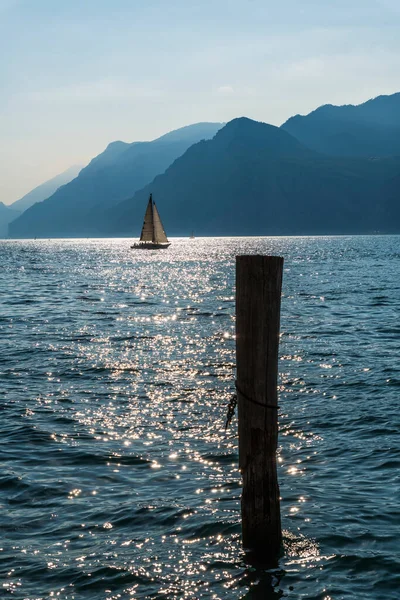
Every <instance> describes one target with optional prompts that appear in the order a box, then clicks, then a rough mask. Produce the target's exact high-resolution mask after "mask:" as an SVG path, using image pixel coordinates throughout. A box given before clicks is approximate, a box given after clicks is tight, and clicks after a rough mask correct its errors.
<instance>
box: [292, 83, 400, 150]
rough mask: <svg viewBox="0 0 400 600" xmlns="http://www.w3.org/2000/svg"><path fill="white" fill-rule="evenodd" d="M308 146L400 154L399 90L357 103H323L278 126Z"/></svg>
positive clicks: (320, 148) (318, 148)
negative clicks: (340, 104) (335, 104)
mask: <svg viewBox="0 0 400 600" xmlns="http://www.w3.org/2000/svg"><path fill="white" fill-rule="evenodd" d="M282 129H284V130H285V131H287V132H288V133H291V134H292V135H293V136H295V137H296V138H297V139H298V140H300V142H302V143H303V144H305V145H306V146H308V147H309V148H311V149H313V150H316V151H317V152H322V153H324V154H329V155H333V156H363V157H374V156H400V93H397V94H393V95H391V96H378V98H374V99H373V100H368V102H365V103H364V104H360V105H358V106H353V105H347V106H332V105H331V104H327V105H325V106H321V107H319V108H317V109H316V110H315V111H313V112H311V113H310V114H309V115H306V116H300V115H296V116H295V117H291V118H290V119H289V120H288V121H286V123H284V124H283V125H282Z"/></svg>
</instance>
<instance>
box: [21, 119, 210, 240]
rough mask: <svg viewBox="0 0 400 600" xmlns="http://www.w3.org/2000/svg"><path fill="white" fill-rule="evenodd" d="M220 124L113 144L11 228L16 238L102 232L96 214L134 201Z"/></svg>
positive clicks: (195, 125)
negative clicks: (117, 204) (122, 202)
mask: <svg viewBox="0 0 400 600" xmlns="http://www.w3.org/2000/svg"><path fill="white" fill-rule="evenodd" d="M221 127H222V124H221V123H197V124H194V125H189V126H187V127H183V128H181V129H178V130H176V131H172V132H170V133H168V134H166V135H163V136H162V137H160V138H158V139H156V140H154V141H152V142H134V143H132V144H127V143H125V142H120V141H118V142H113V143H111V144H109V146H108V147H107V148H106V150H105V151H104V152H102V153H101V154H100V155H99V156H96V157H95V158H94V159H93V160H92V161H91V162H90V163H89V165H88V166H87V167H85V168H84V169H82V171H81V172H80V173H79V175H78V177H76V179H74V180H73V181H71V182H70V183H68V184H67V185H64V186H63V187H61V188H60V189H58V190H57V191H56V192H55V193H54V194H53V195H52V196H50V197H49V198H47V199H46V200H44V201H43V202H40V203H38V204H35V205H33V206H32V207H31V208H29V209H28V210H27V211H25V212H24V213H23V214H22V215H21V216H20V217H19V218H18V219H16V220H15V221H14V222H13V223H12V224H10V227H9V233H10V235H11V236H13V237H33V236H38V237H39V236H45V237H63V236H80V235H82V236H88V235H98V234H99V233H100V231H99V228H98V223H97V215H102V214H103V212H104V210H105V209H107V208H109V207H111V206H113V205H115V204H116V203H118V202H120V201H121V200H123V199H125V198H128V197H130V196H131V195H132V194H133V193H134V192H135V191H136V190H138V189H140V188H142V187H143V186H144V185H146V184H147V183H149V182H150V181H152V180H153V179H154V177H155V176H156V175H158V174H160V173H163V172H164V171H165V169H166V168H167V167H168V166H169V165H170V164H171V163H172V162H173V161H174V160H175V159H176V158H178V157H179V156H180V155H182V154H183V153H184V152H185V151H186V150H187V148H189V147H190V146H191V145H192V144H194V143H196V142H198V141H199V140H202V139H206V138H209V137H212V136H213V135H215V133H216V132H217V131H218V129H220V128H221Z"/></svg>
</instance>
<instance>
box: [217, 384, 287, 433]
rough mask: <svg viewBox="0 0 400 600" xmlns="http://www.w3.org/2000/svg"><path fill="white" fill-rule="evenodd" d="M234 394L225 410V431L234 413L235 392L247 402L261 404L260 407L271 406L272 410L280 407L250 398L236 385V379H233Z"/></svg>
mask: <svg viewBox="0 0 400 600" xmlns="http://www.w3.org/2000/svg"><path fill="white" fill-rule="evenodd" d="M235 388H236V394H233V395H232V397H231V399H230V400H229V404H228V410H227V412H226V423H225V431H226V430H227V429H228V427H229V425H230V424H231V422H232V418H233V416H234V414H235V408H236V406H237V392H239V394H240V395H241V396H242V397H243V398H244V399H245V400H247V401H248V402H252V403H253V404H257V405H258V406H262V408H271V409H273V410H278V408H280V407H279V406H278V405H277V404H263V403H262V402H258V400H254V399H253V398H250V397H249V396H247V395H246V394H244V393H243V392H242V390H241V389H240V387H239V386H238V383H237V381H235Z"/></svg>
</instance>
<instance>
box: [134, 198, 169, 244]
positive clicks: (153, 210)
mask: <svg viewBox="0 0 400 600" xmlns="http://www.w3.org/2000/svg"><path fill="white" fill-rule="evenodd" d="M170 245H171V243H170V242H169V241H168V238H167V236H166V234H165V231H164V227H163V224H162V223H161V219H160V215H159V213H158V210H157V207H156V204H155V202H154V201H153V196H152V194H150V198H149V201H148V203H147V208H146V212H145V215H144V221H143V227H142V233H141V235H140V240H139V243H136V244H133V246H131V248H133V249H134V250H163V249H164V248H168V246H170Z"/></svg>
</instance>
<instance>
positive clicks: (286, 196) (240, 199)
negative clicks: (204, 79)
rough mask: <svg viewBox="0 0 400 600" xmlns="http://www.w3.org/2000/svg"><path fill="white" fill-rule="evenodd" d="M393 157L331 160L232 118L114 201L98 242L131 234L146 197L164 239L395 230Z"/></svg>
mask: <svg viewBox="0 0 400 600" xmlns="http://www.w3.org/2000/svg"><path fill="white" fill-rule="evenodd" d="M399 178H400V158H396V157H390V158H378V159H365V158H345V157H339V158H333V157H328V156H324V155H320V154H318V153H317V152H315V151H313V150H310V149H308V148H307V147H306V146H304V145H303V144H301V143H300V142H299V141H298V140H297V139H295V138H294V137H293V136H291V135H290V134H289V133H288V132H287V131H285V130H283V129H280V128H277V127H273V126H271V125H266V124H265V123H257V122H255V121H251V120H250V119H246V118H241V119H235V120H233V121H231V122H230V123H228V124H227V125H226V126H225V127H224V128H223V129H221V130H220V131H219V132H218V133H217V134H216V136H215V137H214V138H213V139H212V140H208V141H202V142H199V143H198V144H195V145H193V146H191V147H190V148H189V149H188V150H187V151H186V152H185V154H183V156H181V157H180V158H178V159H177V160H176V161H175V162H174V163H173V164H172V165H171V166H170V167H169V168H168V169H167V170H166V172H165V173H164V174H162V175H159V176H158V177H156V178H155V179H154V181H153V182H152V183H151V184H150V185H147V186H145V187H144V188H143V189H142V190H140V191H138V192H137V193H136V194H135V195H134V196H133V198H131V199H129V200H126V201H124V202H121V203H119V204H118V205H117V206H115V207H114V208H113V210H112V211H108V213H107V218H105V219H104V228H103V231H102V232H103V233H104V234H105V235H128V236H131V237H136V236H139V234H140V229H141V225H142V221H143V213H144V209H145V206H146V203H147V199H148V196H149V193H150V192H152V193H153V197H154V199H155V201H156V203H157V206H158V208H159V210H160V212H161V215H162V218H163V223H164V225H165V228H166V231H167V233H168V235H170V236H173V235H189V232H190V231H192V230H193V231H194V232H195V234H196V236H200V235H286V234H334V233H371V232H374V231H377V230H380V231H385V232H389V231H390V232H392V231H393V232H395V231H396V232H400V222H399V209H398V206H399V192H398V190H399V189H400V187H397V183H398V180H399Z"/></svg>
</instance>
